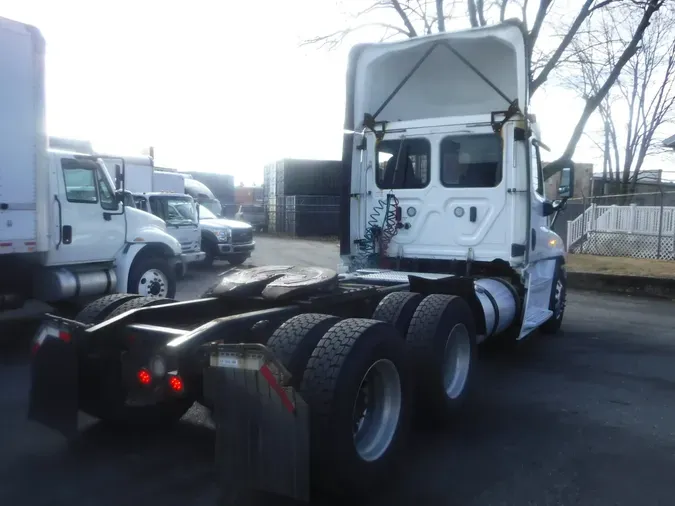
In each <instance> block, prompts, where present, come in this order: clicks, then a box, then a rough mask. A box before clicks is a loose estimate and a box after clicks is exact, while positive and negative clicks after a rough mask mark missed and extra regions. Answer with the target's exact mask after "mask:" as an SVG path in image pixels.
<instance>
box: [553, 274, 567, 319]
mask: <svg viewBox="0 0 675 506" xmlns="http://www.w3.org/2000/svg"><path fill="white" fill-rule="evenodd" d="M564 292H565V287H564V286H563V283H562V281H561V280H558V282H557V283H556V284H555V318H556V320H559V319H560V318H561V317H562V314H563V311H564V310H565V297H564Z"/></svg>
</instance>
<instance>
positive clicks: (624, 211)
mask: <svg viewBox="0 0 675 506" xmlns="http://www.w3.org/2000/svg"><path fill="white" fill-rule="evenodd" d="M554 229H555V231H556V233H558V234H559V235H560V236H561V237H562V238H563V240H564V241H565V244H566V246H567V251H568V252H570V253H585V254H589V255H602V256H616V257H634V258H648V259H658V260H675V191H659V192H649V193H633V194H626V195H605V196H597V197H580V198H574V199H570V200H569V201H568V202H567V208H566V209H565V211H563V212H562V213H561V214H560V216H559V217H558V220H557V222H556V224H555V226H554Z"/></svg>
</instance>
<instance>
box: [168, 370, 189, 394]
mask: <svg viewBox="0 0 675 506" xmlns="http://www.w3.org/2000/svg"><path fill="white" fill-rule="evenodd" d="M169 388H171V390H173V391H174V392H175V393H177V394H179V393H181V392H182V391H183V389H184V388H185V386H184V385H183V380H182V379H181V377H180V376H178V375H172V376H170V377H169Z"/></svg>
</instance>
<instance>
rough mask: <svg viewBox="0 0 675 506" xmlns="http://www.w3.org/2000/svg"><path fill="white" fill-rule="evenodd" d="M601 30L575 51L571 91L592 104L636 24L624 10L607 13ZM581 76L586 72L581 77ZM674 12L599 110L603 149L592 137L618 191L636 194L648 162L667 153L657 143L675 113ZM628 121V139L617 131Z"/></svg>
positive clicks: (651, 33)
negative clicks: (652, 156)
mask: <svg viewBox="0 0 675 506" xmlns="http://www.w3.org/2000/svg"><path fill="white" fill-rule="evenodd" d="M598 25H600V26H599V29H598V30H597V31H589V32H588V33H587V34H583V35H582V37H580V39H581V38H584V37H585V40H577V41H575V43H574V46H575V48H576V50H577V55H578V58H577V60H576V62H575V66H576V69H577V72H576V74H575V75H576V76H577V77H572V78H570V79H568V80H567V82H568V85H569V86H570V87H571V88H572V89H575V90H576V91H578V92H579V93H580V95H581V96H582V97H583V98H584V99H586V100H589V99H590V98H591V97H592V96H593V95H596V94H597V93H598V91H599V90H600V86H601V83H602V81H603V79H606V77H607V75H608V74H609V72H610V71H609V70H607V69H612V68H614V67H615V66H616V60H617V57H616V54H617V53H618V51H617V47H618V48H621V47H624V46H626V44H627V39H628V38H629V37H630V34H632V33H634V32H635V29H636V28H635V24H634V22H633V19H632V18H631V17H630V16H624V15H623V9H618V10H615V11H607V12H605V13H603V14H602V16H601V18H600V19H599V20H598ZM579 70H580V71H581V72H579ZM674 78H675V9H674V8H673V7H672V6H669V7H668V8H665V9H663V10H662V12H661V13H660V14H659V16H658V17H656V18H655V20H654V22H653V25H652V27H651V28H650V29H649V30H648V31H646V32H645V34H644V36H643V38H642V43H641V44H640V45H639V47H637V49H636V51H635V55H634V56H633V57H632V58H631V59H630V60H629V61H628V62H627V63H626V65H625V67H624V69H623V71H622V72H621V73H620V74H619V77H618V78H617V80H616V86H614V88H612V89H611V90H610V92H608V93H607V94H606V96H605V98H604V99H603V100H602V101H600V103H599V104H598V109H597V113H598V115H599V117H600V118H601V120H602V136H603V140H602V143H601V142H599V141H598V140H597V138H595V137H594V136H593V135H592V134H591V133H590V132H587V135H589V137H591V140H592V141H593V143H594V144H595V145H596V146H597V147H598V148H599V149H601V150H602V152H603V176H604V179H605V181H612V182H615V183H619V185H617V186H618V188H617V190H619V191H622V192H626V193H628V192H632V191H634V190H635V185H636V184H637V181H638V180H639V177H640V171H641V170H642V168H643V165H644V162H645V159H646V158H647V157H648V156H649V155H650V154H655V153H658V152H662V151H663V146H662V144H661V142H660V139H658V138H657V135H658V133H659V130H660V129H661V127H662V126H663V125H664V124H666V123H669V122H670V121H672V120H673V115H674V113H675V89H674V84H673V82H674ZM619 115H624V116H625V118H626V124H625V127H626V128H625V133H624V132H623V129H621V130H619V129H617V127H616V123H617V121H616V119H615V118H617V116H619Z"/></svg>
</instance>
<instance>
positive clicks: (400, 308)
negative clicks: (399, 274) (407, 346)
mask: <svg viewBox="0 0 675 506" xmlns="http://www.w3.org/2000/svg"><path fill="white" fill-rule="evenodd" d="M423 298H424V296H423V295H422V294H419V293H412V292H394V293H390V294H389V295H387V296H386V297H384V298H383V299H382V300H381V301H380V303H379V304H378V305H377V307H376V308H375V312H374V313H373V320H380V321H383V322H387V323H391V324H392V325H393V326H394V327H395V328H396V330H398V331H399V332H400V333H401V336H402V337H405V335H406V334H407V333H408V327H409V326H410V322H411V320H412V317H413V315H414V314H415V310H416V309H417V306H419V305H420V302H422V299H423Z"/></svg>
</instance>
